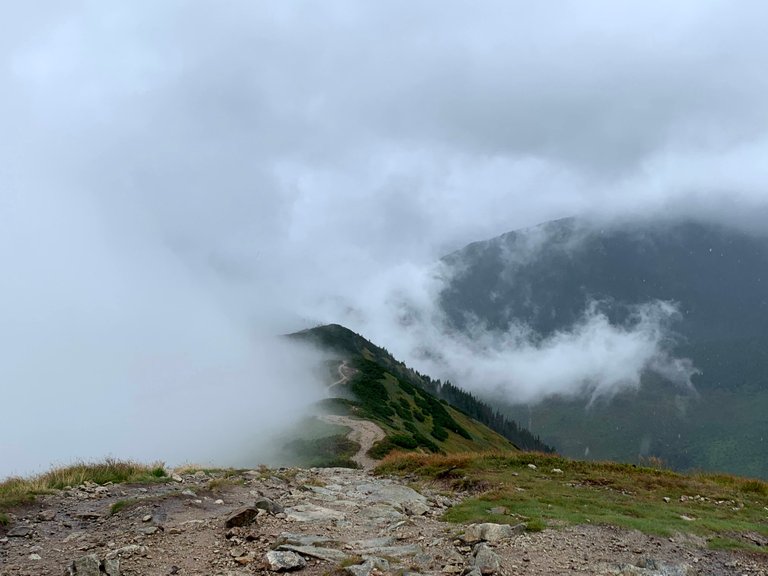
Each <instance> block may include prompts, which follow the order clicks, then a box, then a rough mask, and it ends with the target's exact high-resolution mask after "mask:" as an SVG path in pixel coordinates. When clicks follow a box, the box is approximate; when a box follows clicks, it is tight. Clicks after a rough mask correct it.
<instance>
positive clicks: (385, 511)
mask: <svg viewBox="0 0 768 576" xmlns="http://www.w3.org/2000/svg"><path fill="white" fill-rule="evenodd" d="M357 516H358V518H365V519H368V520H372V521H373V522H381V523H385V522H386V523H388V522H396V521H398V520H404V519H405V515H404V514H401V513H400V512H398V511H397V510H395V509H394V508H392V506H387V505H386V504H373V505H372V506H365V507H363V508H362V509H361V510H360V512H358V514H357Z"/></svg>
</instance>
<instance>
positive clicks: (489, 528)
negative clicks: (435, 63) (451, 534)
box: [462, 522, 525, 544]
mask: <svg viewBox="0 0 768 576" xmlns="http://www.w3.org/2000/svg"><path fill="white" fill-rule="evenodd" d="M524 531H525V524H518V525H516V526H510V525H509V524H493V523H490V522H487V523H485V524H470V525H469V526H467V528H466V530H464V536H462V539H463V540H464V541H465V542H481V541H485V542H490V543H491V544H495V543H497V542H501V541H502V540H509V539H510V538H512V536H514V535H515V534H520V533H522V532H524Z"/></svg>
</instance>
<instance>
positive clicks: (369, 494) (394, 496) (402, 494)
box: [357, 483, 427, 507]
mask: <svg viewBox="0 0 768 576" xmlns="http://www.w3.org/2000/svg"><path fill="white" fill-rule="evenodd" d="M357 490H358V491H359V492H362V493H363V494H364V495H365V500H366V501H367V502H371V503H373V504H375V503H377V502H378V503H386V504H390V505H393V506H394V505H399V506H401V507H402V506H404V505H405V504H411V503H416V502H418V503H421V504H426V503H427V499H426V498H425V497H424V496H422V495H421V494H419V493H418V492H416V490H414V489H412V488H408V486H402V485H400V484H384V485H382V484H378V483H376V484H360V485H359V486H358V487H357Z"/></svg>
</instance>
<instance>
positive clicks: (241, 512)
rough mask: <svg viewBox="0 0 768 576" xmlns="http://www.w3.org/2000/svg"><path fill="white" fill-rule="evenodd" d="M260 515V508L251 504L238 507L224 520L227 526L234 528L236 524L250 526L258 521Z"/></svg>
mask: <svg viewBox="0 0 768 576" xmlns="http://www.w3.org/2000/svg"><path fill="white" fill-rule="evenodd" d="M258 515H259V510H258V509H257V508H253V507H251V506H245V507H243V508H238V509H237V510H235V511H234V512H232V513H231V514H230V515H229V516H227V518H226V520H225V521H224V525H225V526H226V527H227V528H234V527H236V526H248V525H249V524H253V522H255V521H256V517H257V516H258Z"/></svg>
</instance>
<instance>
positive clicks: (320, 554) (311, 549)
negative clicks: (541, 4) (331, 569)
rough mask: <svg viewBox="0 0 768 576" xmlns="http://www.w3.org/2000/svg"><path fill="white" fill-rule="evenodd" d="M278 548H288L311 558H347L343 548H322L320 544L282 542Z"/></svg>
mask: <svg viewBox="0 0 768 576" xmlns="http://www.w3.org/2000/svg"><path fill="white" fill-rule="evenodd" d="M277 549H278V550H288V551H290V552H296V553H297V554H301V555H302V556H309V557H310V558H317V559H318V560H325V561H327V562H343V561H344V560H346V559H347V554H345V553H344V552H342V551H341V550H336V549H335V548H321V547H319V546H294V545H292V544H281V545H280V546H278V547H277Z"/></svg>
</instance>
